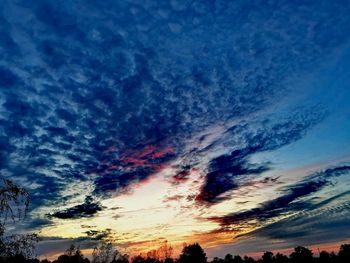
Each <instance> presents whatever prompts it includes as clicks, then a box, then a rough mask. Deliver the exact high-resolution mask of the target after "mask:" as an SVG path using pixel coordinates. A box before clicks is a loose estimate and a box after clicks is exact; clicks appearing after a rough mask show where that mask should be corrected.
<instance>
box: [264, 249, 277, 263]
mask: <svg viewBox="0 0 350 263" xmlns="http://www.w3.org/2000/svg"><path fill="white" fill-rule="evenodd" d="M274 259H275V258H274V256H273V253H272V252H270V251H266V252H265V253H264V254H263V256H262V262H264V263H272V262H273V261H274Z"/></svg>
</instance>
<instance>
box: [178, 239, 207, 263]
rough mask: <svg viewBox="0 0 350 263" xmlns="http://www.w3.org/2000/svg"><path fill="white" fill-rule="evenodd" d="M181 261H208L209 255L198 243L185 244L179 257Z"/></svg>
mask: <svg viewBox="0 0 350 263" xmlns="http://www.w3.org/2000/svg"><path fill="white" fill-rule="evenodd" d="M178 262H179V263H206V262H207V257H206V254H205V253H204V250H203V249H202V247H201V246H200V245H199V244H198V243H195V244H192V245H188V246H185V247H184V248H183V250H182V253H181V255H180V257H179V259H178Z"/></svg>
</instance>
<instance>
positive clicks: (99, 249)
mask: <svg viewBox="0 0 350 263" xmlns="http://www.w3.org/2000/svg"><path fill="white" fill-rule="evenodd" d="M120 257H121V255H120V253H119V252H118V250H116V249H114V248H113V245H112V243H105V242H102V243H100V244H99V245H97V246H96V247H95V248H94V251H93V252H92V263H110V262H111V261H112V260H114V261H116V260H117V258H120Z"/></svg>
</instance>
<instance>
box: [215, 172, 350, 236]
mask: <svg viewBox="0 0 350 263" xmlns="http://www.w3.org/2000/svg"><path fill="white" fill-rule="evenodd" d="M349 172H350V166H348V165H344V166H338V167H332V168H328V169H326V170H324V171H319V172H316V173H314V174H311V175H309V176H308V177H306V179H304V180H303V181H301V182H298V183H296V184H295V185H292V186H288V187H286V188H284V189H283V190H282V195H281V196H280V197H277V198H275V199H273V200H269V201H267V202H265V203H263V204H261V205H260V206H259V207H256V208H253V209H250V210H247V211H242V212H235V213H232V214H228V215H226V216H224V217H212V218H210V220H213V221H215V222H219V223H220V224H221V226H222V227H226V226H233V227H235V225H237V226H238V227H239V226H240V225H241V226H245V225H246V224H250V222H251V221H252V220H254V221H255V222H256V223H254V224H255V225H256V226H261V225H263V224H264V223H266V222H267V221H268V220H269V219H274V220H276V219H278V218H279V217H280V216H282V215H291V214H292V213H295V212H300V213H303V211H309V210H312V209H315V208H317V207H318V206H321V204H322V205H324V202H323V203H321V204H318V205H317V204H313V203H312V202H311V201H310V200H301V198H303V197H307V196H310V195H311V194H313V193H316V192H318V191H320V190H321V189H322V188H324V187H325V186H327V185H330V182H331V181H330V179H331V178H334V177H339V176H341V175H344V174H348V173H349ZM302 216H303V217H304V216H305V215H304V214H303V215H302ZM291 233H294V235H297V233H298V231H291ZM299 234H300V235H302V233H299Z"/></svg>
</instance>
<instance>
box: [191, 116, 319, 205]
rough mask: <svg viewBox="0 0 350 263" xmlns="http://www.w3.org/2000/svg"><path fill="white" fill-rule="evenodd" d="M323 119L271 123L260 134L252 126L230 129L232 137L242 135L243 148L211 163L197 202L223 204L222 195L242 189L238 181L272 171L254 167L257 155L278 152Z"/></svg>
mask: <svg viewBox="0 0 350 263" xmlns="http://www.w3.org/2000/svg"><path fill="white" fill-rule="evenodd" d="M321 118H322V117H321V115H317V114H313V115H312V114H311V115H310V116H308V117H303V116H297V115H296V116H293V117H292V118H290V119H288V120H286V121H281V122H279V123H277V124H274V123H272V124H271V123H269V122H267V124H264V125H262V127H261V128H258V129H256V130H250V127H249V125H238V126H234V127H232V128H230V129H229V130H228V131H227V133H229V134H230V136H235V135H237V134H239V136H240V140H241V141H243V144H242V142H241V144H242V145H241V147H237V146H236V147H235V148H236V149H235V150H233V151H232V152H231V153H230V154H225V155H221V156H219V157H216V158H214V159H212V160H211V161H210V163H209V168H208V173H207V174H206V182H205V184H204V186H203V188H202V190H201V193H200V194H199V195H198V196H197V200H198V201H199V202H204V203H207V204H210V203H217V202H220V201H222V200H223V199H224V197H223V196H222V194H224V193H225V192H228V191H230V190H232V189H235V188H237V187H239V185H240V183H239V180H237V178H239V177H242V176H246V175H254V174H257V175H259V174H261V173H263V172H266V171H268V170H269V169H270V166H269V164H252V163H250V161H249V158H250V157H251V156H252V155H254V154H256V153H260V152H265V151H271V150H275V149H278V148H281V147H283V146H285V145H287V144H290V143H292V142H295V141H296V140H298V139H300V138H301V137H302V136H303V135H304V134H305V133H306V131H307V130H308V129H309V128H310V127H312V126H314V125H315V124H316V123H318V122H319V121H320V119H321Z"/></svg>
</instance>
